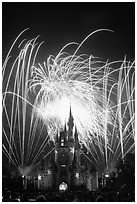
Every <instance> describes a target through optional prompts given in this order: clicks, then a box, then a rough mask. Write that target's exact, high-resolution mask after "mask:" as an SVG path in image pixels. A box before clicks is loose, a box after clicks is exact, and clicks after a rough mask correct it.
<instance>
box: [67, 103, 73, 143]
mask: <svg viewBox="0 0 137 204" xmlns="http://www.w3.org/2000/svg"><path fill="white" fill-rule="evenodd" d="M73 121H74V119H73V116H72V112H71V106H70V113H69V120H68V123H67V125H68V141H72V142H73V141H74V137H73V127H74V122H73Z"/></svg>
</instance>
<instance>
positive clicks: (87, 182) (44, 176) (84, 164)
mask: <svg viewBox="0 0 137 204" xmlns="http://www.w3.org/2000/svg"><path fill="white" fill-rule="evenodd" d="M37 175H38V179H37V184H36V185H37V187H38V188H39V189H49V188H50V189H52V188H54V189H56V190H65V189H75V188H76V187H80V186H85V188H87V189H88V190H96V189H97V188H98V173H97V171H96V169H95V167H94V166H92V164H91V163H89V162H88V160H87V159H86V158H85V156H84V155H83V153H82V150H81V148H80V145H79V141H78V132H77V128H76V126H75V127H74V119H73V116H72V112H71V107H70V114H69V119H68V122H67V124H65V127H64V130H63V131H62V132H60V133H59V134H57V135H56V139H55V150H54V156H52V157H51V159H50V161H49V162H48V163H47V162H46V161H45V160H44V159H43V160H41V163H40V165H39V166H38V169H37Z"/></svg>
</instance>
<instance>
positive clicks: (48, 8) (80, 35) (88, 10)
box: [2, 2, 135, 63]
mask: <svg viewBox="0 0 137 204" xmlns="http://www.w3.org/2000/svg"><path fill="white" fill-rule="evenodd" d="M25 28H30V29H29V30H28V31H27V32H26V33H25V34H24V38H27V40H29V39H31V38H34V37H36V36H37V35H40V40H39V41H40V42H41V41H45V44H44V45H43V46H42V48H41V50H40V59H41V60H45V61H46V58H47V57H48V56H49V55H51V54H52V55H56V54H57V53H58V52H59V50H60V49H61V48H62V47H63V46H64V45H65V44H67V43H69V42H71V41H73V42H74V41H76V42H81V41H82V40H83V39H84V38H85V37H86V36H87V35H88V34H90V33H91V32H93V31H95V30H97V29H100V28H108V29H111V30H113V31H115V33H111V32H100V33H97V34H95V35H94V36H92V37H90V38H89V39H88V40H87V41H86V42H85V43H84V45H83V46H82V48H81V52H80V53H79V54H82V53H84V54H89V55H90V54H92V55H94V56H99V57H102V58H103V59H104V60H105V61H106V60H107V59H109V60H110V61H114V60H123V59H124V56H125V55H126V56H127V59H128V60H134V57H135V56H134V55H135V49H134V47H135V3H133V2H132V3H131V2H130V3H127V2H125V3H123V2H122V3H120V2H118V3H116V2H113V3H99V2H98V3H96V2H94V3H93V2H86V3H83V2H76V3H74V2H71V3H70V2H66V3H61V2H58V3H55V2H51V3H48V2H45V3H34V2H31V3H18V2H8V3H6V2H4V3H2V42H3V47H2V50H3V55H2V56H3V61H4V58H5V57H6V54H7V52H8V50H9V48H10V46H11V44H12V43H13V41H14V40H15V38H16V37H17V36H18V34H19V33H20V32H21V31H22V30H24V29H25ZM40 62H41V61H40ZM41 63H42V62H41Z"/></svg>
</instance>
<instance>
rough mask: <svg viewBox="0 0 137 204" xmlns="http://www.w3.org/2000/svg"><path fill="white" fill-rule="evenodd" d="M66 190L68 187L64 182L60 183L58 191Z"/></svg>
mask: <svg viewBox="0 0 137 204" xmlns="http://www.w3.org/2000/svg"><path fill="white" fill-rule="evenodd" d="M67 189H68V185H67V184H66V183H65V182H62V183H61V184H60V185H59V190H60V191H66V190H67Z"/></svg>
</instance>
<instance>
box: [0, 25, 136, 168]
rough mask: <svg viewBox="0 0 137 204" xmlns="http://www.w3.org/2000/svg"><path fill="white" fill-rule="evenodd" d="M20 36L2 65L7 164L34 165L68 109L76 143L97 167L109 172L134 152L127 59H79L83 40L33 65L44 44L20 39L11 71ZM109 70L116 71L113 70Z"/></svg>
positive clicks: (131, 84) (130, 69)
mask: <svg viewBox="0 0 137 204" xmlns="http://www.w3.org/2000/svg"><path fill="white" fill-rule="evenodd" d="M102 30H103V29H101V30H98V31H102ZM104 30H105V29H104ZM98 31H95V32H93V33H91V34H90V35H89V36H87V38H88V37H90V36H91V35H93V34H94V33H96V32H98ZM107 31H110V30H107ZM21 34H22V33H21ZM21 34H20V35H21ZM20 35H19V36H18V37H17V39H16V40H15V42H14V43H13V45H12V47H11V49H10V51H9V53H8V55H7V57H6V59H5V61H4V64H3V84H4V85H3V89H4V92H3V115H4V116H3V117H4V118H5V122H4V124H3V136H4V140H3V152H4V153H5V155H6V156H7V157H8V158H9V161H10V162H12V163H13V164H14V165H16V166H17V167H19V166H22V168H24V165H27V166H30V165H32V164H34V163H37V162H38V161H39V158H40V157H41V155H42V152H43V151H44V149H45V148H46V146H47V143H48V141H49V140H50V141H53V143H54V142H55V136H56V134H57V133H58V131H62V129H63V127H64V125H65V124H66V123H67V121H68V118H69V111H70V106H71V111H72V115H73V118H74V124H75V126H76V127H77V131H78V138H79V142H80V144H81V146H84V147H85V148H86V149H87V150H88V152H90V155H92V162H95V164H96V166H97V167H98V168H99V167H100V166H101V165H104V166H105V168H106V166H107V168H108V163H111V162H109V161H113V162H114V160H115V158H116V157H119V156H120V157H121V156H124V155H125V154H126V153H127V152H129V151H134V141H132V142H131V138H132V139H133V138H134V112H135V111H134V63H130V62H127V61H126V59H125V60H124V61H119V62H118V61H117V62H107V63H104V62H102V61H100V60H99V58H95V57H93V56H87V55H85V54H82V55H78V54H77V53H78V51H79V49H80V47H81V46H82V44H83V43H84V42H85V41H86V40H87V38H85V39H84V40H83V41H82V43H80V44H78V43H69V44H67V45H66V46H64V47H63V48H62V49H61V50H60V52H59V53H58V54H57V56H56V57H53V56H49V58H48V59H47V61H46V62H44V63H38V64H37V63H36V57H37V54H38V50H39V48H40V46H41V44H42V43H41V44H37V42H36V41H37V38H35V39H32V40H29V41H28V42H26V44H25V45H24V46H23V44H24V43H25V41H24V40H23V41H22V42H21V43H20V45H19V49H20V51H19V55H18V56H17V58H16V59H15V61H14V62H13V63H12V66H10V65H9V59H10V54H11V51H12V49H13V47H14V45H15V44H16V43H17V40H18V38H19V37H20ZM73 45H75V46H76V45H77V46H78V47H77V49H76V50H75V52H74V53H73V54H68V53H66V52H65V49H66V48H68V47H69V46H73ZM21 47H23V48H22V49H21ZM119 63H120V66H118V64H119ZM121 64H122V65H121ZM113 65H116V66H117V68H115V69H112V67H113ZM9 66H10V72H9V73H8V78H7V77H6V74H7V70H8V67H9ZM115 75H116V76H115ZM13 81H14V83H13ZM9 101H10V102H9ZM127 116H129V117H127ZM40 121H42V123H41V122H40ZM41 124H42V125H41ZM37 135H39V136H37ZM43 135H44V138H43ZM41 138H43V139H41ZM53 150H54V149H51V151H50V152H52V151H53ZM50 152H49V153H50ZM49 153H48V154H49Z"/></svg>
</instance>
